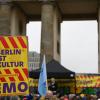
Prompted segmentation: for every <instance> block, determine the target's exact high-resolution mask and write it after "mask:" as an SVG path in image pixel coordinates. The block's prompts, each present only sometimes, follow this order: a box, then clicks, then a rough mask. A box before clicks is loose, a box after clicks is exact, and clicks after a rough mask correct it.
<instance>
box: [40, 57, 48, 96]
mask: <svg viewBox="0 0 100 100" xmlns="http://www.w3.org/2000/svg"><path fill="white" fill-rule="evenodd" d="M38 92H39V93H40V95H41V96H45V95H46V93H47V72H46V61H45V55H44V57H43V62H42V66H41V71H40V76H39V83H38Z"/></svg>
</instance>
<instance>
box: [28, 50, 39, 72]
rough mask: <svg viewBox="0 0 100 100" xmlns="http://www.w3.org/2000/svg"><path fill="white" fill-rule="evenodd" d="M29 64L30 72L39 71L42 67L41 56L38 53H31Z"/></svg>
mask: <svg viewBox="0 0 100 100" xmlns="http://www.w3.org/2000/svg"><path fill="white" fill-rule="evenodd" d="M28 57H29V60H28V61H29V62H28V65H29V66H28V67H29V71H32V70H35V69H39V67H40V54H39V53H37V52H29V55H28Z"/></svg>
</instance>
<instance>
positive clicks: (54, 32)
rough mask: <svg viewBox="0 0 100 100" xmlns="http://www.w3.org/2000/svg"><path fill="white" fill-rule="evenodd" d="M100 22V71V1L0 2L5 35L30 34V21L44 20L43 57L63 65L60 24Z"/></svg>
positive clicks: (33, 0) (99, 62)
mask: <svg viewBox="0 0 100 100" xmlns="http://www.w3.org/2000/svg"><path fill="white" fill-rule="evenodd" d="M65 20H66V21H67V20H97V22H98V37H99V38H98V47H99V49H98V57H99V58H98V66H99V67H98V71H99V72H100V25H99V24H100V0H0V33H1V35H26V24H27V23H28V22H29V21H41V22H42V29H41V54H42V55H43V54H46V58H47V62H48V61H50V60H51V59H53V58H54V59H55V60H57V61H59V62H60V55H61V54H60V53H61V51H60V36H61V35H60V23H61V22H62V21H65Z"/></svg>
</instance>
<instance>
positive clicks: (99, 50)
mask: <svg viewBox="0 0 100 100" xmlns="http://www.w3.org/2000/svg"><path fill="white" fill-rule="evenodd" d="M98 72H99V73H100V4H99V7H98Z"/></svg>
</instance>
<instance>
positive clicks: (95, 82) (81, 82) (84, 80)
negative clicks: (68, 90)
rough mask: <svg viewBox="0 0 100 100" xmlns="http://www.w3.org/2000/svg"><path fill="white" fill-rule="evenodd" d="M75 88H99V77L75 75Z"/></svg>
mask: <svg viewBox="0 0 100 100" xmlns="http://www.w3.org/2000/svg"><path fill="white" fill-rule="evenodd" d="M76 86H77V87H81V88H82V87H100V75H98V74H96V75H94V74H89V75H88V74H87V75H86V74H80V75H76Z"/></svg>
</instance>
